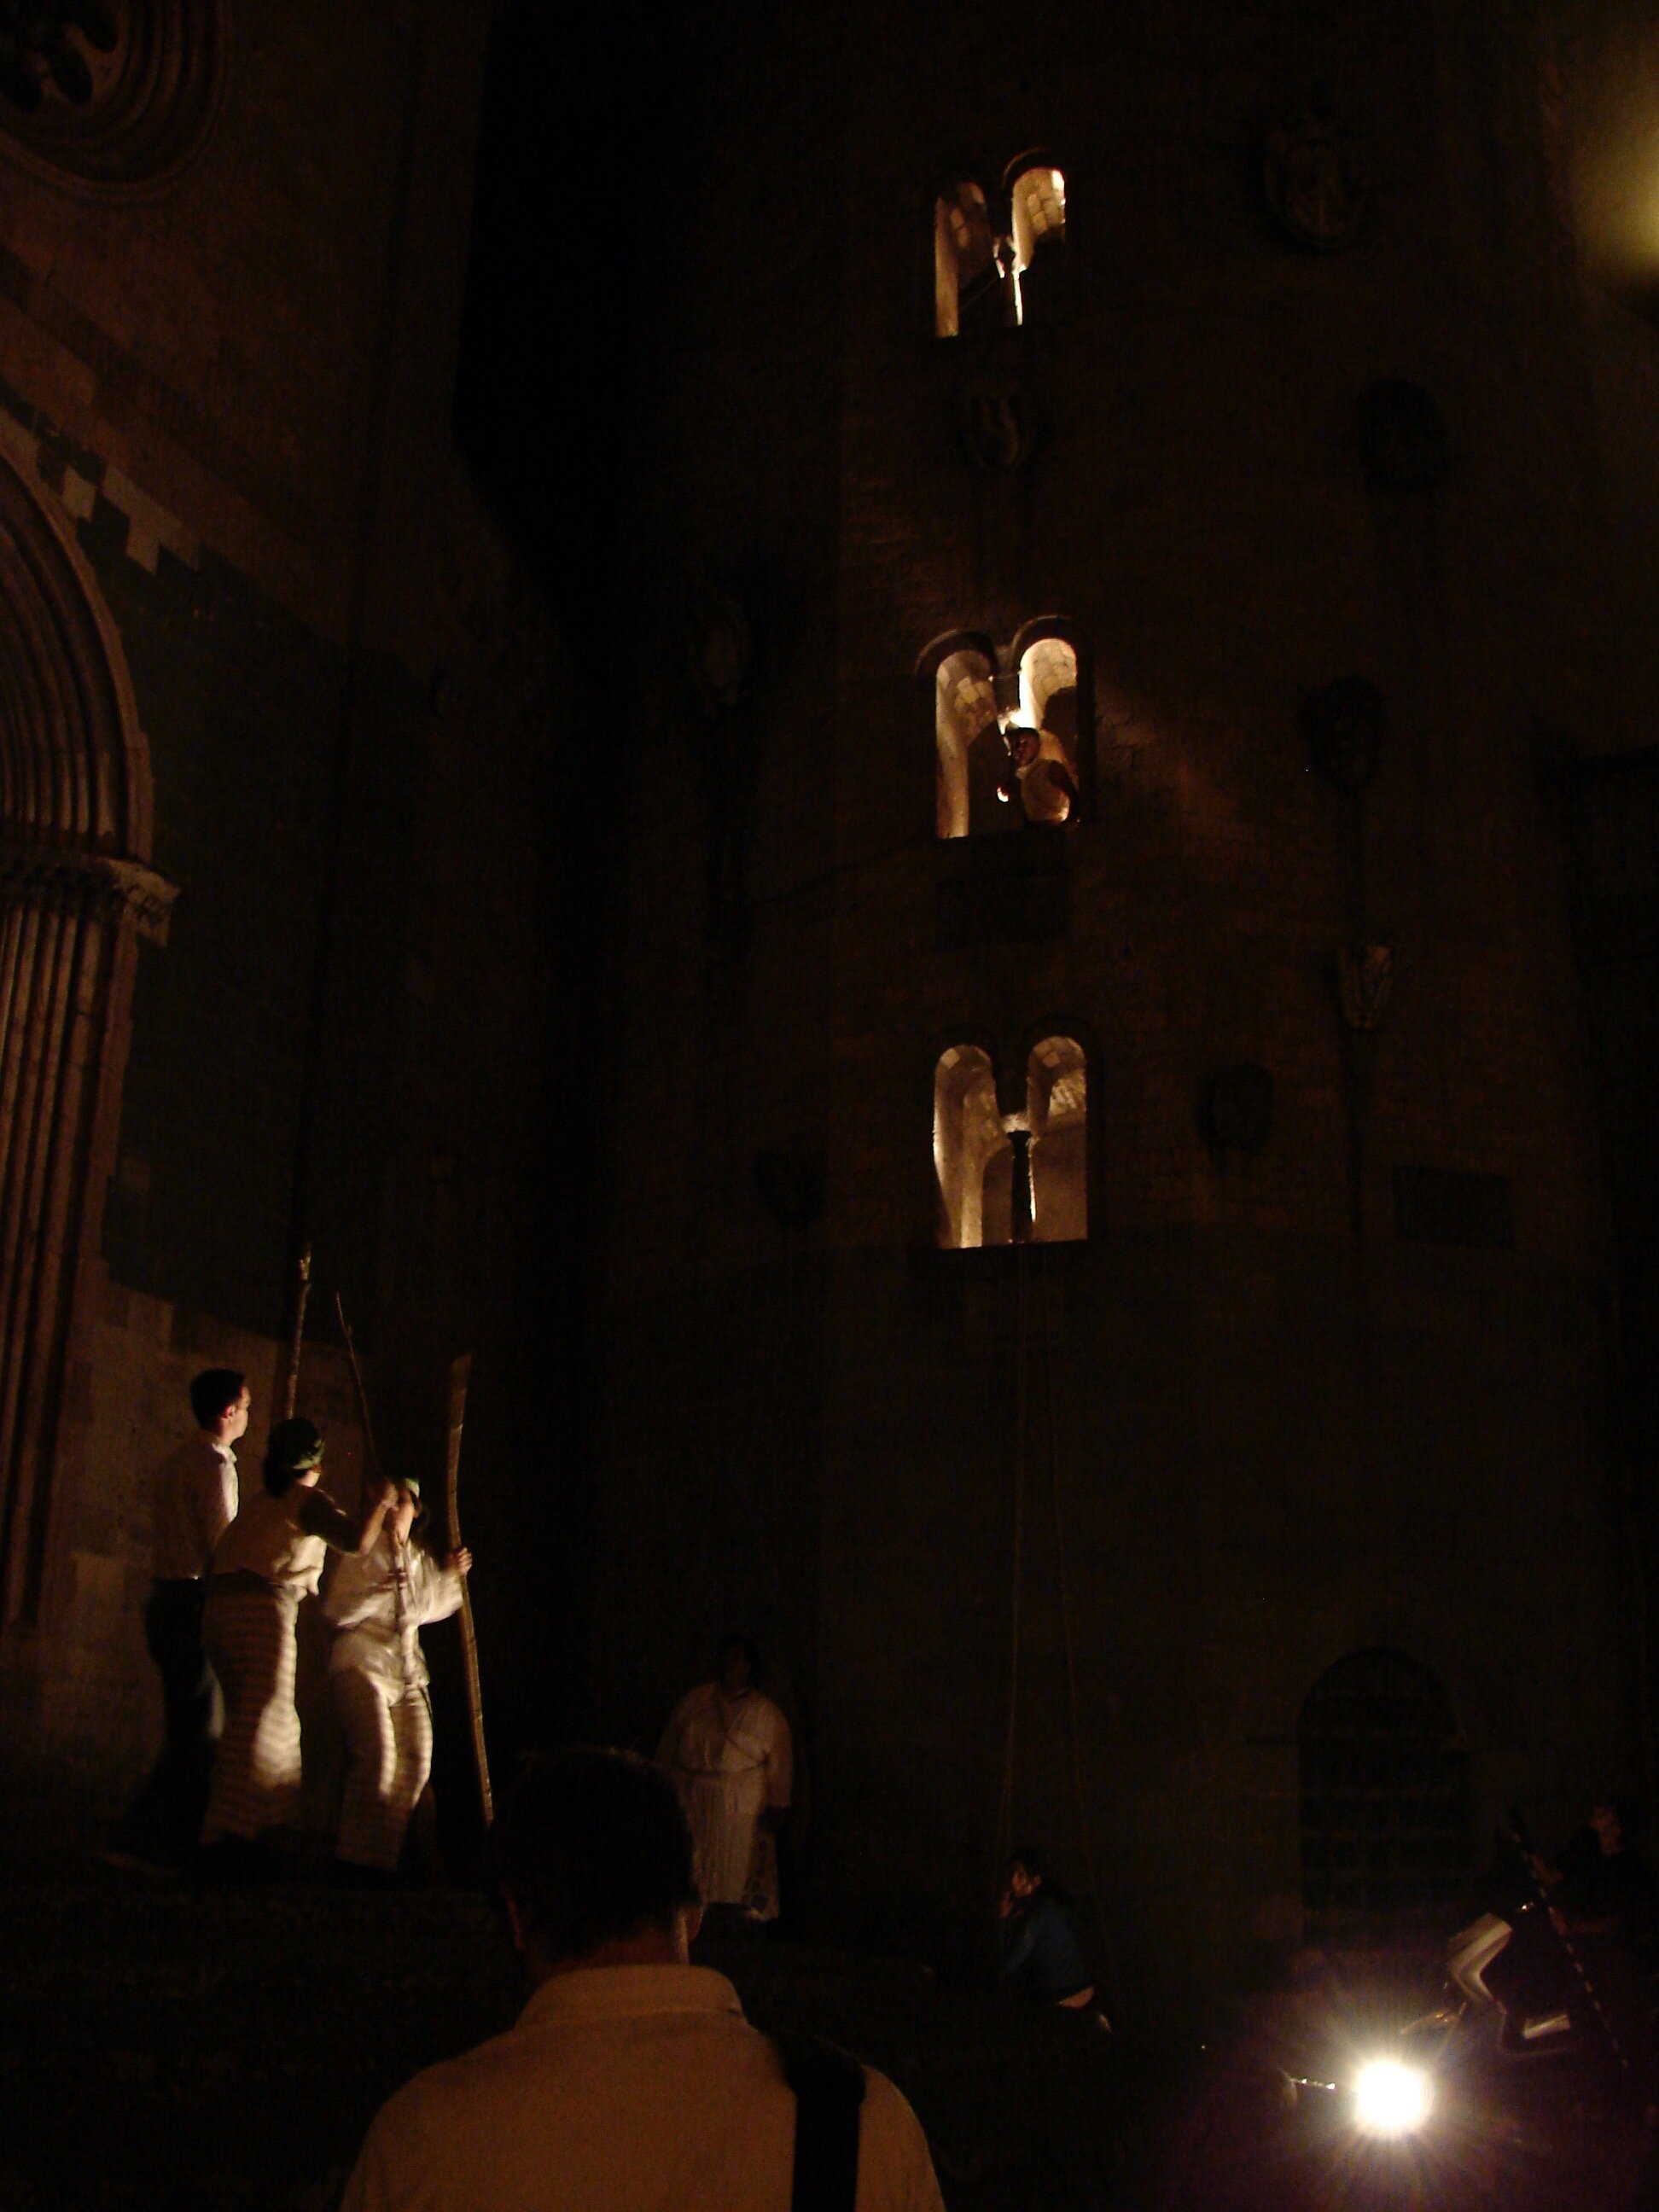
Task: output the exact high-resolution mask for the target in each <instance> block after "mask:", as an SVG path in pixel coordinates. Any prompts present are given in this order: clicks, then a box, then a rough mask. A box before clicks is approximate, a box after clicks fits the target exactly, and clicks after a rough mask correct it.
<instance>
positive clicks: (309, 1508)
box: [202, 1417, 398, 1868]
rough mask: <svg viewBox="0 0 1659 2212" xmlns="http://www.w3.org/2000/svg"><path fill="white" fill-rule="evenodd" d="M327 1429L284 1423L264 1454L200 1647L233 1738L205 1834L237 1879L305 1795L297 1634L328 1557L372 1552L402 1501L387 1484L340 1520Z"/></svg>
mask: <svg viewBox="0 0 1659 2212" xmlns="http://www.w3.org/2000/svg"><path fill="white" fill-rule="evenodd" d="M322 1471H323V1437H322V1431H321V1430H320V1429H319V1428H317V1427H316V1426H315V1425H314V1424H313V1423H312V1422H310V1421H307V1420H306V1419H302V1418H297V1417H296V1418H295V1419H292V1420H287V1421H281V1422H279V1423H278V1424H277V1425H276V1428H274V1429H273V1430H272V1431H271V1432H270V1444H269V1445H268V1447H267V1448H266V1451H265V1465H264V1488H263V1489H262V1490H259V1491H258V1492H255V1493H254V1494H253V1496H252V1497H251V1498H250V1497H244V1498H243V1499H242V1504H241V1510H240V1513H238V1515H237V1516H236V1518H235V1519H234V1521H233V1522H231V1524H230V1526H229V1528H227V1529H226V1531H225V1533H224V1534H223V1535H222V1537H221V1538H220V1540H219V1547H218V1549H217V1550H216V1552H215V1553H214V1555H213V1573H212V1576H211V1577H210V1581H209V1583H208V1595H207V1603H206V1605H205V1607H204V1611H203V1618H202V1640H203V1642H204V1644H205V1646H206V1648H207V1655H208V1657H209V1658H210V1660H211V1661H212V1662H213V1671H214V1673H215V1674H216V1675H217V1676H218V1678H219V1680H220V1682H221V1683H222V1686H223V1688H224V1693H225V1729H224V1734H223V1735H222V1737H221V1739H220V1742H219V1755H218V1757H217V1759H216V1760H215V1761H214V1766H213V1786H212V1790H211V1792H210V1796H209V1798H208V1808H207V1816H206V1818H205V1820H204V1821H203V1823H202V1843H203V1846H204V1850H210V1849H211V1850H212V1854H213V1855H212V1857H211V1858H210V1859H207V1860H205V1861H204V1865H206V1866H209V1867H211V1866H215V1865H217V1866H220V1867H223V1868H228V1866H229V1864H230V1863H232V1861H233V1860H236V1861H237V1862H238V1863H240V1856H242V1855H246V1852H247V1851H248V1850H249V1848H250V1847H251V1846H252V1844H255V1843H257V1842H258V1838H260V1837H261V1836H262V1835H264V1832H265V1831H266V1830H267V1829H268V1828H275V1827H278V1826H281V1825H282V1823H283V1821H284V1820H287V1818H288V1817H289V1814H290V1813H291V1812H292V1810H293V1808H294V1803H295V1799H296V1798H297V1797H298V1796H299V1794H300V1716H299V1714H298V1712H297V1711H295V1705H294V1677H295V1662H296V1653H295V1622H296V1621H297V1620H298V1619H299V1613H300V1603H301V1599H302V1598H306V1597H308V1596H314V1595H315V1594H316V1589H317V1585H318V1583H319V1581H320V1579H321V1577H322V1571H323V1563H324V1561H325V1559H327V1557H328V1554H329V1552H330V1549H331V1548H332V1549H334V1550H336V1551H343V1552H361V1551H368V1550H372V1549H373V1547H374V1544H375V1542H376V1541H377V1539H378V1538H379V1536H380V1525H381V1523H382V1522H383V1521H384V1520H385V1519H386V1513H387V1510H388V1509H389V1508H390V1507H391V1506H392V1504H394V1503H395V1502H396V1499H397V1495H398V1493H397V1492H396V1491H395V1490H394V1489H393V1488H392V1486H391V1484H390V1483H386V1485H384V1486H382V1488H381V1490H380V1493H379V1495H378V1496H377V1497H376V1498H375V1500H374V1504H372V1505H371V1506H370V1507H369V1508H368V1511H367V1512H365V1513H362V1514H356V1515H354V1514H350V1513H346V1512H343V1511H342V1510H341V1509H340V1507H339V1506H337V1504H335V1503H334V1501H333V1499H332V1498H329V1497H328V1496H326V1495H325V1492H322V1491H321V1490H319V1488H318V1487H317V1485H318V1480H319V1477H320V1475H321V1474H322Z"/></svg>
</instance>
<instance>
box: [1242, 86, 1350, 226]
mask: <svg viewBox="0 0 1659 2212" xmlns="http://www.w3.org/2000/svg"><path fill="white" fill-rule="evenodd" d="M1261 173H1262V182H1263V185H1264V186H1265V188H1266V191H1267V204H1268V206H1269V207H1270V208H1271V209H1272V210H1273V216H1274V219H1275V220H1276V221H1277V222H1278V224H1279V228H1280V229H1281V230H1282V231H1283V232H1284V234H1285V237H1286V238H1288V239H1290V240H1292V241H1293V242H1294V243H1295V244H1296V245H1297V246H1306V247H1308V248H1309V249H1310V252H1315V253H1335V252H1340V250H1341V248H1342V247H1343V246H1347V245H1349V244H1350V243H1352V240H1353V239H1354V238H1355V237H1356V236H1357V235H1358V230H1359V227H1360V224H1361V222H1363V221H1364V212H1365V191H1366V186H1365V162H1364V146H1363V144H1362V143H1361V140H1360V137H1359V135H1358V132H1357V131H1355V130H1354V129H1353V128H1352V126H1351V125H1348V124H1347V123H1346V122H1345V121H1344V120H1343V119H1342V118H1341V117H1340V116H1339V115H1338V114H1337V113H1336V112H1335V111H1334V108H1333V106H1332V105H1331V100H1330V95H1329V94H1328V92H1327V91H1326V90H1325V89H1324V88H1323V87H1318V88H1316V89H1315V90H1314V91H1313V92H1311V93H1310V94H1309V96H1308V97H1307V99H1306V100H1304V101H1303V102H1302V103H1301V104H1300V106H1297V107H1296V108H1295V109H1293V110H1292V111H1291V112H1289V113H1288V114H1286V115H1285V116H1282V117H1281V118H1280V119H1279V121H1278V122H1277V123H1275V124H1274V125H1273V126H1272V128H1271V129H1270V130H1269V131H1268V132H1267V139H1266V141H1265V143H1264V144H1263V147H1262V160H1261Z"/></svg>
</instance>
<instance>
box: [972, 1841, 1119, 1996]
mask: <svg viewBox="0 0 1659 2212" xmlns="http://www.w3.org/2000/svg"><path fill="white" fill-rule="evenodd" d="M997 1911H998V1918H999V1926H998V1930H997V1936H998V1949H999V1953H1000V1979H1001V1983H1002V1986H1003V1988H1004V1989H1006V1990H1015V1991H1017V1992H1018V1994H1019V1995H1020V1996H1027V1997H1030V1998H1033V1999H1034V2000H1035V2001H1036V2002H1037V2003H1039V2004H1055V2005H1064V2006H1065V2007H1066V2009H1067V2011H1069V2012H1087V2011H1090V2010H1091V2009H1092V2008H1093V2007H1094V2002H1095V1984H1094V1976H1093V1975H1092V1974H1091V1972H1090V1971H1089V1961H1088V1958H1087V1955H1086V1954H1085V1951H1084V1948H1083V1939H1082V1937H1081V1936H1079V1932H1078V1925H1077V1918H1076V1916H1075V1914H1074V1913H1073V1910H1072V1904H1071V1899H1069V1898H1068V1897H1067V1896H1066V1893H1065V1892H1064V1891H1063V1890H1061V1889H1057V1888H1056V1887H1054V1884H1053V1883H1052V1882H1050V1881H1049V1880H1048V1875H1047V1874H1046V1873H1045V1871H1044V1869H1043V1866H1042V1861H1041V1859H1040V1858H1039V1857H1038V1856H1037V1854H1036V1852H1035V1851H1034V1850H1030V1849H1029V1848H1028V1847H1022V1848H1021V1849H1020V1850H1017V1851H1015V1852H1013V1853H1012V1855H1011V1857H1009V1860H1008V1863H1007V1864H1006V1867H1005V1868H1004V1869H1003V1879H1002V1899H1001V1902H1000V1905H998V1907H997ZM1097 2017H1098V2018H1099V2020H1100V2021H1101V2025H1102V2026H1103V2027H1104V2026H1105V2025H1106V2019H1105V2015H1103V2014H1100V2015H1097Z"/></svg>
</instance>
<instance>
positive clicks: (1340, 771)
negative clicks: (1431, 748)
mask: <svg viewBox="0 0 1659 2212" xmlns="http://www.w3.org/2000/svg"><path fill="white" fill-rule="evenodd" d="M1302 726H1303V728H1304V731H1305V732H1306V733H1307V739H1308V751H1309V755H1310V758H1311V759H1312V762H1313V765H1314V766H1315V768H1316V769H1318V771H1319V773H1320V774H1321V775H1322V776H1323V777H1324V779H1325V781H1326V782H1327V783H1328V784H1331V785H1332V786H1334V788H1335V789H1336V790H1338V791H1340V792H1346V793H1347V794H1348V796H1349V797H1350V798H1352V796H1353V795H1354V794H1355V793H1358V792H1361V791H1364V788H1365V787H1366V785H1367V784H1369V783H1370V781H1371V778H1372V777H1373V776H1374V775H1376V767H1377V762H1378V760H1379V759H1380V757H1381V756H1382V750H1383V731H1384V730H1385V728H1386V727H1387V726H1388V705H1387V702H1386V701H1385V700H1384V699H1383V694H1382V693H1381V692H1380V691H1379V690H1377V688H1376V684H1372V683H1370V681H1369V680H1368V679H1367V678H1365V677H1364V676H1339V677H1337V678H1335V680H1334V682H1333V683H1330V684H1321V685H1320V687H1319V689H1318V690H1316V691H1310V692H1309V694H1308V696H1307V697H1306V698H1305V699H1304V701H1303V702H1302Z"/></svg>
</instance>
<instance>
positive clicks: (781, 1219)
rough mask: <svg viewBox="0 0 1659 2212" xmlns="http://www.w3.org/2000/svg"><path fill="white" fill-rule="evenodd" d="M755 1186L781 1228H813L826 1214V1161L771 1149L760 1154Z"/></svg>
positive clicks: (809, 1154) (815, 1156)
mask: <svg viewBox="0 0 1659 2212" xmlns="http://www.w3.org/2000/svg"><path fill="white" fill-rule="evenodd" d="M755 1187H756V1188H757V1190H758V1192H759V1193H760V1201H761V1204H762V1205H763V1206H764V1207H765V1208H766V1211H767V1212H769V1214H770V1215H771V1217H772V1218H773V1220H774V1221H775V1222H776V1223H777V1225H778V1226H779V1228H780V1229H809V1228H811V1225H812V1224H813V1222H815V1221H816V1220H817V1218H818V1217H819V1215H820V1214H821V1213H822V1212H823V1187H824V1166H823V1158H822V1157H821V1156H819V1155H818V1154H816V1153H803V1152H775V1151H772V1150H770V1149H769V1150H767V1151H765V1152H757V1153H756V1155H755Z"/></svg>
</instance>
